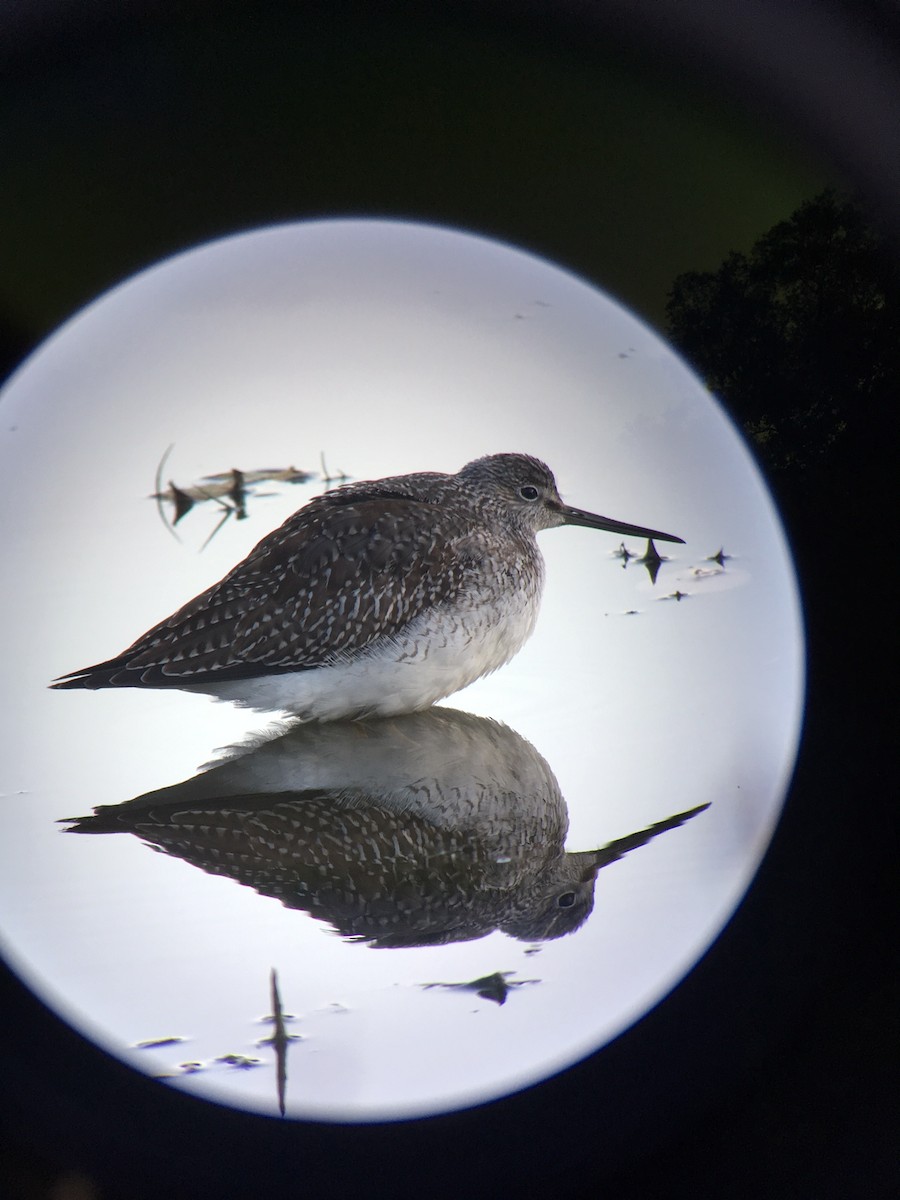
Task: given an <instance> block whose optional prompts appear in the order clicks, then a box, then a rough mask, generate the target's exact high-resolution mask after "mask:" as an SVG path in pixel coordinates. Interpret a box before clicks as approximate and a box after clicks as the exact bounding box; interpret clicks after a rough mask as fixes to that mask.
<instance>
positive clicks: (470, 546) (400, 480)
mask: <svg viewBox="0 0 900 1200" xmlns="http://www.w3.org/2000/svg"><path fill="white" fill-rule="evenodd" d="M563 524H576V525H588V526H592V527H595V528H601V529H609V530H612V531H615V532H619V533H632V534H636V535H638V534H639V535H641V536H648V537H649V536H652V537H655V538H657V539H662V540H666V539H668V540H671V541H679V540H680V539H678V538H673V537H672V536H671V535H668V534H663V533H659V532H657V531H653V530H648V529H644V528H642V527H637V526H629V525H622V524H621V523H619V522H613V521H609V520H607V518H605V517H597V516H594V515H593V514H591V513H585V512H582V511H580V510H578V509H573V508H568V507H567V506H565V505H564V504H563V503H562V500H561V499H560V497H559V493H558V491H557V488H556V482H555V480H554V478H553V475H552V473H551V471H550V470H549V468H548V467H547V466H545V465H544V464H543V463H541V462H539V461H538V460H537V459H534V458H530V457H529V456H527V455H521V454H498V455H493V456H490V457H488V458H482V459H478V460H476V461H475V462H473V463H469V464H468V465H467V466H465V467H463V468H462V470H461V471H459V472H458V473H457V474H456V475H440V474H436V473H423V474H415V475H402V476H395V477H392V478H388V479H382V480H377V481H375V482H372V483H353V484H348V485H346V486H345V487H342V488H339V489H337V490H336V491H334V492H330V493H328V494H326V495H324V496H320V497H318V498H317V499H315V500H313V501H311V502H310V503H309V504H307V505H306V506H305V507H304V508H301V509H300V510H299V511H298V512H296V513H295V514H294V515H293V516H292V517H290V518H289V519H288V520H287V521H286V522H285V523H284V524H283V525H282V526H281V527H280V528H279V529H277V530H275V532H274V533H271V534H269V536H268V537H266V538H264V539H263V540H262V541H261V542H260V543H259V544H258V545H257V546H256V547H255V549H254V550H252V551H251V552H250V554H249V555H248V556H247V557H246V558H245V559H244V560H243V562H241V563H239V564H238V565H237V566H236V567H235V568H234V569H233V570H232V571H230V572H229V573H228V574H227V575H226V576H225V577H224V578H223V579H222V580H221V581H220V582H219V583H217V584H214V585H213V586H212V587H211V588H209V589H207V590H206V591H205V592H203V593H201V594H200V595H199V596H197V597H196V598H195V599H193V600H191V601H189V603H187V604H186V605H184V606H183V607H182V608H180V609H178V611H177V612H175V613H173V614H172V616H170V617H168V618H167V619H166V620H164V621H161V622H160V623H159V624H158V625H155V626H154V627H153V628H152V629H150V630H149V631H148V632H147V633H145V634H144V635H143V636H142V637H140V638H138V639H137V641H136V642H134V643H133V644H132V645H131V646H129V647H128V649H127V650H125V651H123V652H122V653H121V654H119V655H117V656H116V657H115V658H111V659H108V660H106V661H105V662H101V663H98V664H97V665H96V666H93V667H88V668H86V669H84V670H82V671H76V672H73V673H72V674H71V675H69V676H66V677H63V678H62V679H61V680H60V681H58V682H56V683H55V684H54V685H53V686H55V687H58V688H103V687H151V688H164V687H177V688H185V689H188V690H195V691H203V692H207V693H209V694H212V695H216V696H220V697H222V698H226V699H233V700H237V701H238V702H241V703H246V704H248V705H250V706H251V707H255V708H262V709H274V708H283V709H287V710H289V711H293V712H296V713H297V714H298V715H300V716H303V717H306V718H318V719H335V718H339V717H344V716H361V715H366V714H370V713H378V714H381V715H393V714H395V713H399V712H408V711H415V710H416V709H420V708H424V707H427V706H428V705H430V704H433V703H434V702H435V701H436V700H438V699H441V698H442V697H444V696H447V695H450V694H451V693H452V692H454V691H456V690H458V688H460V687H464V686H465V685H466V684H467V683H471V682H472V681H473V680H474V679H477V678H478V677H479V676H481V675H483V674H486V673H488V672H489V671H493V670H495V669H496V668H497V667H499V666H501V665H502V664H503V663H505V662H507V661H508V660H509V659H510V658H511V657H512V656H513V655H514V654H515V653H517V652H518V650H519V649H521V646H522V644H523V643H524V642H525V640H526V639H527V638H528V636H529V635H530V634H531V632H532V629H533V627H534V622H535V620H536V617H537V610H538V605H539V602H540V594H541V588H542V584H543V560H542V557H541V554H540V551H539V549H538V546H537V542H536V540H535V534H536V533H537V532H538V531H539V530H541V529H547V528H551V527H553V526H556V525H563Z"/></svg>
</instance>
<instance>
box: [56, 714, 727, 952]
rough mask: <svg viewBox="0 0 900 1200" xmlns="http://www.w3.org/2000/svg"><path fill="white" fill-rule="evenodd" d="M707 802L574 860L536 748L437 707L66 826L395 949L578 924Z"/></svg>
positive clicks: (303, 733)
mask: <svg viewBox="0 0 900 1200" xmlns="http://www.w3.org/2000/svg"><path fill="white" fill-rule="evenodd" d="M707 807H708V805H701V806H699V807H697V808H694V809H691V810H690V811H689V812H685V813H679V814H677V815H676V816H673V817H669V818H668V819H666V820H664V821H660V822H658V823H657V824H655V825H652V826H650V827H649V828H648V829H644V830H641V831H639V832H637V833H634V834H630V835H629V836H628V837H625V838H619V839H617V840H616V841H614V842H610V843H609V844H607V845H605V846H602V847H600V848H599V849H597V850H590V851H581V852H576V853H568V852H567V851H566V850H565V839H566V833H567V830H568V811H567V808H566V804H565V801H564V800H563V797H562V795H561V794H560V790H559V785H558V784H557V782H556V779H555V778H554V776H553V772H552V771H551V770H550V767H549V766H548V765H547V763H546V761H545V760H544V759H543V758H542V757H541V755H540V754H538V752H537V751H536V750H535V749H534V747H533V746H531V745H530V744H529V743H528V742H527V741H525V739H524V738H522V737H520V736H519V735H518V734H517V733H515V732H514V731H513V730H511V729H509V728H508V727H506V726H504V725H502V724H500V723H498V722H496V721H493V720H489V719H487V718H485V717H476V716H472V715H471V714H469V713H463V712H457V711H455V710H452V709H447V708H436V709H431V710H428V711H426V712H422V713H415V714H411V715H408V716H404V717H398V718H394V719H381V720H376V719H371V720H364V721H354V722H341V721H337V722H332V723H330V724H328V725H324V726H310V725H300V726H295V727H293V728H292V729H290V730H289V731H288V732H287V733H285V734H282V735H281V736H280V737H278V738H275V739H273V740H271V741H268V742H266V743H264V744H262V745H258V746H256V747H255V748H252V749H250V750H246V749H245V750H243V751H240V750H239V751H238V752H237V753H236V754H235V755H234V756H233V757H231V758H229V759H228V760H226V761H225V762H223V763H222V764H221V765H219V766H215V767H213V768H212V769H211V770H208V771H206V772H204V773H202V774H200V775H197V776H195V777H194V778H193V779H189V780H186V781H185V782H183V783H179V784H176V785H174V786H172V787H168V788H162V789H160V790H158V791H154V792H148V793H146V794H144V795H142V796H139V797H137V798H136V799H134V800H131V801H128V802H126V803H124V804H119V805H111V806H103V807H100V808H97V809H95V810H94V814H93V815H92V816H86V817H80V818H71V819H70V821H69V822H68V824H69V826H70V829H69V831H70V832H73V833H95V834H96V833H123V832H127V833H133V834H135V835H136V836H137V837H139V838H141V839H142V840H143V841H144V842H145V843H147V844H149V845H151V846H152V847H154V848H155V849H157V850H160V851H162V852H163V853H165V854H170V855H173V856H175V857H177V858H181V859H184V860H185V861H186V862H189V863H192V864H193V865H195V866H197V867H200V868H202V869H203V870H204V871H206V872H208V873H209V874H213V875H225V876H228V877H229V878H232V879H235V880H237V881H238V882H240V883H242V884H244V885H246V886H249V887H253V888H255V889H256V891H257V892H259V893H260V894H262V895H264V896H271V897H275V898H277V899H278V900H280V901H281V902H282V903H283V904H284V905H285V906H287V907H288V908H294V909H300V910H303V911H305V912H308V913H309V914H311V915H312V916H313V917H315V918H317V919H319V920H323V921H326V922H328V923H329V924H330V925H331V926H332V927H333V928H334V929H335V930H336V931H337V932H338V933H339V934H341V935H342V936H343V937H345V938H348V939H350V940H354V941H362V942H365V943H367V944H368V945H370V946H373V947H382V948H383V947H409V946H434V945H443V944H446V943H450V942H460V941H470V940H474V939H476V938H481V937H484V936H486V935H487V934H489V933H491V932H493V931H494V930H501V931H502V932H504V933H506V934H508V935H509V936H510V937H513V938H516V939H519V940H522V941H527V942H536V941H544V940H546V939H550V938H558V937H562V936H564V935H565V934H569V933H572V932H573V931H574V930H576V929H578V928H579V926H580V925H582V924H583V922H584V921H585V919H586V918H587V916H588V914H589V913H590V912H591V909H592V908H593V903H594V883H595V879H596V876H597V872H598V871H599V870H600V869H601V868H602V867H604V866H606V865H608V864H609V863H611V862H614V861H616V859H618V858H621V857H622V855H623V854H625V853H627V851H629V850H633V849H635V848H636V847H638V846H641V845H643V844H644V843H645V842H648V841H649V840H650V839H651V838H653V837H655V836H657V835H658V834H660V833H662V832H664V831H665V830H668V829H671V828H674V827H675V826H676V825H680V824H682V823H683V822H684V821H686V820H688V819H689V818H691V817H693V816H695V815H696V814H697V813H698V812H700V811H702V809H704V808H707Z"/></svg>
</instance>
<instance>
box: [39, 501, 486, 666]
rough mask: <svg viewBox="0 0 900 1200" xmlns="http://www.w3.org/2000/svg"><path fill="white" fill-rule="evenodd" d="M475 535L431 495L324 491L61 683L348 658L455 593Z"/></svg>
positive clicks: (468, 564) (321, 662)
mask: <svg viewBox="0 0 900 1200" xmlns="http://www.w3.org/2000/svg"><path fill="white" fill-rule="evenodd" d="M438 529H440V532H438ZM474 542H475V539H474V537H473V531H472V529H471V526H470V525H469V523H468V522H467V521H466V520H465V518H463V517H459V516H455V515H454V514H451V513H449V512H448V510H447V509H446V508H438V507H437V506H436V505H433V504H429V503H428V502H426V501H422V500H416V499H412V498H410V497H406V496H399V495H398V496H396V497H386V496H385V495H384V494H375V495H373V496H371V497H366V496H362V497H360V496H358V495H356V496H353V497H343V496H341V494H340V493H339V492H335V493H332V494H331V495H330V496H323V497H320V498H319V500H317V501H314V502H313V503H312V504H309V505H307V506H306V507H304V508H302V509H300V510H299V512H297V513H295V514H294V516H293V517H290V518H289V519H288V520H287V521H286V522H285V523H284V525H282V526H281V527H280V528H279V529H277V530H275V532H274V533H272V534H270V535H269V536H268V537H266V538H264V539H263V540H262V541H261V542H260V543H259V544H258V545H257V546H256V548H255V549H254V550H252V551H251V553H250V554H249V555H248V556H247V558H245V559H244V560H243V562H241V563H239V564H238V565H237V566H236V567H235V568H234V569H233V570H232V571H231V572H229V574H228V575H226V576H225V577H224V579H222V580H221V581H220V582H219V583H217V584H215V585H214V586H213V587H211V588H209V589H208V590H207V591H205V592H203V593H201V594H200V595H199V596H197V597H195V599H193V600H191V601H190V602H189V603H188V604H186V605H184V607H183V608H180V609H179V610H178V611H177V612H175V613H173V614H172V616H171V617H169V618H168V619H167V620H165V621H162V622H160V624H159V625H156V626H154V628H153V629H151V630H149V631H148V632H147V633H145V634H144V635H143V637H140V638H138V640H137V641H136V642H135V643H134V644H133V645H132V646H130V647H129V648H128V649H127V650H125V651H124V652H123V653H122V654H120V655H119V656H118V657H117V658H114V659H110V660H108V661H107V662H105V663H100V664H98V665H97V666H96V667H92V668H88V669H87V670H85V671H80V672H75V673H73V676H71V677H69V680H70V681H66V682H63V683H62V684H57V686H63V687H66V686H69V687H78V686H81V687H85V686H86V687H92V686H94V687H96V686H101V687H102V686H122V685H126V686H127V685H129V684H130V685H132V686H134V685H135V684H137V685H140V684H144V685H147V686H157V687H159V686H165V685H166V684H172V685H175V686H178V685H179V684H180V685H182V686H183V685H184V684H185V683H188V682H191V681H193V680H196V681H197V682H199V681H200V680H201V679H203V680H204V681H208V680H210V679H216V680H220V681H225V680H227V679H240V678H246V677H247V676H252V675H257V674H259V673H260V671H261V670H262V671H297V670H304V669H308V668H311V667H319V666H325V665H328V664H330V663H334V662H339V661H341V660H342V659H343V658H345V657H346V656H347V655H348V654H349V653H351V652H354V653H355V652H356V651H358V650H360V649H361V648H363V647H365V646H367V645H369V644H370V643H372V642H373V641H375V640H376V639H377V638H381V637H391V636H393V635H396V634H397V633H399V632H400V631H401V630H402V629H403V627H404V626H405V625H406V624H407V623H408V622H409V621H411V620H413V619H414V618H415V617H416V616H418V615H419V614H420V613H422V612H424V611H425V610H426V609H428V608H430V607H433V606H434V605H436V604H440V603H442V602H445V601H450V600H452V599H453V597H454V596H455V595H457V594H458V592H459V590H460V589H461V588H462V587H463V586H464V583H465V578H466V575H467V572H469V571H471V569H472V565H473V563H474V562H475V561H476V559H477V554H476V553H474V552H472V551H474ZM467 547H470V550H469V551H467V549H466V548H467ZM76 677H77V678H76Z"/></svg>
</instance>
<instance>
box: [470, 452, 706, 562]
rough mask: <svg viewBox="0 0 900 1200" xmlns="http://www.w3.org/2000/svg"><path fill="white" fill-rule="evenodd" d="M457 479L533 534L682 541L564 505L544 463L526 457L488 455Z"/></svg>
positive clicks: (471, 465) (550, 472)
mask: <svg viewBox="0 0 900 1200" xmlns="http://www.w3.org/2000/svg"><path fill="white" fill-rule="evenodd" d="M459 477H460V479H462V480H464V482H465V483H466V484H467V485H468V486H469V487H471V488H473V489H475V490H476V491H480V492H484V493H485V494H486V495H488V496H490V497H491V498H492V499H493V500H494V501H495V502H499V503H500V504H501V505H502V506H503V507H504V509H505V510H506V511H507V513H508V515H509V516H510V518H511V519H512V520H513V521H514V522H515V523H516V524H518V525H521V526H524V527H525V528H526V529H530V530H531V531H532V532H533V533H537V532H538V531H539V530H541V529H553V528H555V527H556V526H557V525H582V526H585V527H586V528H588V529H604V530H606V531H607V532H608V533H616V534H620V535H623V536H626V537H628V536H630V537H646V538H655V539H656V540H657V541H660V542H682V541H683V540H684V539H683V538H680V537H676V536H675V535H674V534H672V533H661V532H660V531H659V530H658V529H648V528H645V527H644V526H643V525H628V524H625V523H624V522H622V521H613V520H612V519H611V518H609V517H601V516H598V515H597V514H596V513H590V512H585V511H584V510H583V509H580V508H572V507H571V506H570V505H568V504H564V503H563V501H562V497H561V496H560V494H559V490H558V488H557V486H556V479H555V478H554V476H553V472H552V471H551V470H550V468H549V467H548V466H547V464H546V463H542V462H541V461H540V459H538V458H532V457H531V455H529V454H489V455H487V456H486V457H485V458H476V459H475V461H474V462H470V463H467V464H466V465H465V466H464V467H463V468H462V470H461V471H460V472H459Z"/></svg>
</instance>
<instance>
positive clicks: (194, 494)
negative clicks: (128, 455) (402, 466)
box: [150, 442, 350, 550]
mask: <svg viewBox="0 0 900 1200" xmlns="http://www.w3.org/2000/svg"><path fill="white" fill-rule="evenodd" d="M174 448H175V443H174V442H173V443H172V444H171V445H170V446H169V447H168V449H167V450H166V452H165V454H163V456H162V458H161V459H160V461H159V466H158V467H157V469H156V490H155V491H154V492H152V493H151V496H150V499H151V500H155V501H156V506H157V509H158V511H159V515H160V520H161V521H162V523H163V524H164V525H165V526H166V528H167V529H168V530H169V532H170V533H171V534H172V535H173V537H175V538H176V540H180V539H178V534H177V533H176V532H175V526H176V525H178V523H179V522H180V521H181V520H183V518H184V517H186V516H187V514H188V513H189V512H191V510H192V509H193V508H194V507H195V506H196V505H198V504H206V503H213V504H217V505H218V506H219V508H221V510H222V516H221V518H220V520H219V522H218V524H217V525H216V526H215V528H214V529H213V531H212V533H211V534H210V535H209V537H208V538H207V539H206V541H205V542H204V543H203V545H202V546H201V547H200V549H201V550H205V549H206V547H207V546H208V545H209V543H210V542H211V541H212V539H213V538H214V537H215V536H216V534H217V533H218V532H219V530H220V529H221V528H222V526H223V525H224V524H225V522H226V521H228V520H229V519H230V518H231V517H234V518H235V520H238V521H244V520H246V518H247V501H248V499H249V498H250V497H251V496H252V497H254V498H256V499H262V498H263V497H266V496H274V495H277V493H276V492H259V491H257V490H256V489H257V487H258V486H259V485H260V484H262V483H275V484H297V483H310V482H312V481H313V480H315V479H317V478H318V475H317V473H316V472H315V471H302V470H298V468H297V467H266V468H262V469H258V470H253V471H243V470H240V469H239V468H237V467H232V469H231V470H230V471H219V472H217V473H216V474H214V475H204V476H203V478H202V479H201V481H200V482H199V483H194V484H190V485H189V486H186V487H181V486H179V485H178V484H176V483H175V482H174V480H172V479H170V480H168V481H167V484H166V486H165V487H163V482H162V480H163V471H164V470H165V465H166V463H167V461H168V459H169V455H170V454H171V453H172V451H173V449H174ZM323 466H324V459H323ZM349 478H350V477H349V476H347V475H343V474H342V475H341V476H334V477H333V479H331V480H328V479H326V480H325V482H326V483H330V482H334V481H336V480H338V479H340V480H341V481H342V482H343V481H345V480H347V479H349ZM167 504H170V505H171V506H172V510H173V511H172V518H171V520H169V518H168V516H167V515H166V509H165V506H166V505H167Z"/></svg>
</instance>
